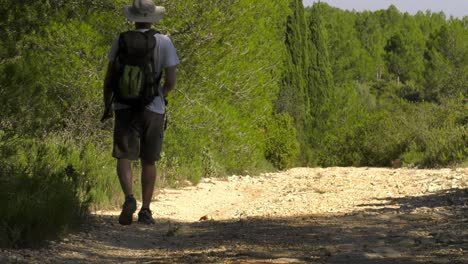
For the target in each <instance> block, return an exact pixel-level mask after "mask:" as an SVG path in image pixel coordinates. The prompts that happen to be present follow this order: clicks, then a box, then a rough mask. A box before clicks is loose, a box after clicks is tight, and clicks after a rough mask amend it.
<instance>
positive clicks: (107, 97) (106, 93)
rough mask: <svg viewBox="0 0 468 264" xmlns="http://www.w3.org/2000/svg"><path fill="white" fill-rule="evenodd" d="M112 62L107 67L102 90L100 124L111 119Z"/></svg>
mask: <svg viewBox="0 0 468 264" xmlns="http://www.w3.org/2000/svg"><path fill="white" fill-rule="evenodd" d="M113 69H114V62H113V61H109V64H108V65H107V72H106V78H105V79H104V90H103V101H104V113H103V115H102V118H101V122H104V121H106V119H108V118H111V117H112V77H113V76H112V75H113V73H114V70H113Z"/></svg>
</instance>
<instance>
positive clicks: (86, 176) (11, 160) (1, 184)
mask: <svg viewBox="0 0 468 264" xmlns="http://www.w3.org/2000/svg"><path fill="white" fill-rule="evenodd" d="M0 142H1V143H0V157H1V159H0V200H1V201H2V203H0V211H1V212H2V219H1V220H0V231H1V232H0V246H2V247H18V246H19V247H22V246H36V245H38V244H40V243H41V241H44V240H45V239H49V238H54V237H56V236H58V235H60V234H61V233H62V232H63V231H65V230H67V229H68V228H69V227H70V226H72V225H73V224H74V223H77V222H78V221H80V220H81V219H82V217H83V216H85V215H86V212H87V211H88V208H89V206H90V204H91V203H93V202H94V203H96V204H103V203H107V202H108V200H109V199H108V197H112V196H114V194H111V193H109V192H110V191H111V190H115V189H116V188H113V187H112V186H113V183H112V180H111V178H110V175H109V174H108V173H105V172H106V171H107V172H109V171H108V170H107V167H106V164H105V160H103V159H102V158H100V157H99V156H100V154H99V155H97V154H98V152H97V151H96V149H94V148H93V147H92V145H89V144H88V145H85V146H84V147H76V146H74V145H70V144H63V143H62V142H60V141H58V140H56V139H55V141H54V140H52V139H48V140H45V141H39V140H34V139H26V138H21V137H15V136H13V137H7V136H5V135H3V134H2V135H0ZM113 177H115V176H113ZM114 186H115V184H114Z"/></svg>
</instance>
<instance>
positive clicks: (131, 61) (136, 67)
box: [113, 29, 161, 109]
mask: <svg viewBox="0 0 468 264" xmlns="http://www.w3.org/2000/svg"><path fill="white" fill-rule="evenodd" d="M156 33H159V32H157V31H155V30H153V29H150V30H148V31H146V32H139V31H127V32H123V33H121V34H120V36H119V49H118V53H117V57H116V60H115V64H114V67H115V69H114V72H115V78H114V85H113V87H114V91H113V92H114V98H115V101H116V102H118V103H122V104H125V105H128V106H130V107H132V108H138V109H144V107H145V106H147V105H148V104H150V103H151V102H152V101H153V99H154V98H155V97H156V96H158V87H159V82H160V79H161V74H159V76H157V77H156V71H155V67H154V59H155V58H154V49H155V47H156V38H155V37H154V35H155V34H156Z"/></svg>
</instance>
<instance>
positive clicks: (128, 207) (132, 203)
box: [119, 196, 137, 225]
mask: <svg viewBox="0 0 468 264" xmlns="http://www.w3.org/2000/svg"><path fill="white" fill-rule="evenodd" d="M136 208H137V203H136V200H135V198H133V196H128V197H127V198H125V203H124V204H123V206H122V212H121V213H120V216H119V224H121V225H131V224H132V221H133V213H134V212H135V211H136Z"/></svg>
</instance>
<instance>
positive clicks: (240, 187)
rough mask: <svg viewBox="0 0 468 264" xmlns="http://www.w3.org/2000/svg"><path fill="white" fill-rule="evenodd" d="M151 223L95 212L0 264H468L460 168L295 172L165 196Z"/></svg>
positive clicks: (467, 179)
mask: <svg viewBox="0 0 468 264" xmlns="http://www.w3.org/2000/svg"><path fill="white" fill-rule="evenodd" d="M152 210H153V211H154V217H155V218H156V219H157V224H156V225H154V226H144V225H141V224H137V223H134V224H133V225H131V226H120V225H119V224H118V223H117V217H118V214H119V212H118V211H109V212H96V213H95V214H94V215H93V217H91V219H90V220H89V221H88V223H87V225H86V226H84V227H83V229H82V230H81V231H79V232H75V233H72V234H70V235H68V236H67V237H66V238H64V239H63V240H61V241H51V242H50V243H49V245H48V246H47V247H45V248H42V249H36V250H1V251H0V263H350V264H353V263H356V264H365V263H377V264H383V263H434V264H435V263H447V264H448V263H450V264H457V263H458V264H461V263H468V168H461V169H460V168H459V169H442V170H413V169H380V168H296V169H292V170H289V171H286V172H280V173H268V174H264V175H261V176H258V177H249V176H244V177H239V176H232V177H229V178H227V179H204V180H203V181H202V183H200V184H199V185H197V186H189V187H185V188H181V189H177V190H174V189H163V190H160V191H159V192H158V194H157V195H156V196H155V201H154V203H153V208H152Z"/></svg>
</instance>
